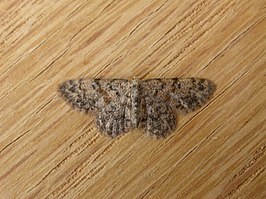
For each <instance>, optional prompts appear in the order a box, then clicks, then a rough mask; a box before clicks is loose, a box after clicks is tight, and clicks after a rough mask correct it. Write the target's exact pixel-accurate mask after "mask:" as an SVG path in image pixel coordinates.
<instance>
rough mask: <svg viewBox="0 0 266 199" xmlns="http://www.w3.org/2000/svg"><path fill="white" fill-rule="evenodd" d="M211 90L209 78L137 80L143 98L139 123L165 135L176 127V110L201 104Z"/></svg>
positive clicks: (195, 107) (149, 131)
mask: <svg viewBox="0 0 266 199" xmlns="http://www.w3.org/2000/svg"><path fill="white" fill-rule="evenodd" d="M214 91H215V85H214V83H213V82H211V81H209V80H207V79H199V78H180V79H177V78H176V79H149V80H144V81H142V82H141V93H142V97H141V99H142V100H144V101H145V103H143V104H145V106H144V108H145V109H146V115H145V119H144V120H143V123H142V126H143V127H144V128H145V129H146V131H147V132H148V133H149V134H152V135H155V136H156V137H165V136H167V135H168V134H169V133H170V132H171V131H173V130H174V129H175V127H176V113H189V112H191V111H194V110H196V109H198V108H200V107H202V106H203V105H204V104H205V103H206V102H207V100H208V99H209V98H210V97H211V95H212V94H213V93H214Z"/></svg>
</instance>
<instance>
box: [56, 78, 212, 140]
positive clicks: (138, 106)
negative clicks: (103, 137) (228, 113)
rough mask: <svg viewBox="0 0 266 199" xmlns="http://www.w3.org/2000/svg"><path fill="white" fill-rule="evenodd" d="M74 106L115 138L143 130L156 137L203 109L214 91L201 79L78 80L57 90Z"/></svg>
mask: <svg viewBox="0 0 266 199" xmlns="http://www.w3.org/2000/svg"><path fill="white" fill-rule="evenodd" d="M59 90H60V92H61V94H62V95H63V97H64V98H65V99H66V100H67V101H68V102H70V104H72V106H73V107H75V108H77V109H78V110H81V111H84V112H89V111H91V112H93V113H94V114H95V115H96V124H97V126H98V127H99V129H100V130H101V131H102V132H103V133H105V134H107V135H109V136H110V137H116V136H118V135H120V134H122V133H125V132H127V131H129V130H130V129H132V128H144V129H145V131H146V132H148V133H149V134H150V135H152V136H155V137H157V138H160V137H166V136H167V135H168V134H170V133H171V132H172V131H174V130H175V128H176V114H177V113H189V112H191V111H194V110H196V109H198V108H200V107H202V106H203V105H204V104H205V103H206V102H207V100H208V99H209V98H210V97H211V96H212V94H213V93H214V91H215V85H214V83H213V82H211V81H209V80H207V79H200V78H180V79H178V78H174V79H149V80H144V81H141V80H139V79H133V80H125V79H79V80H69V81H66V82H65V83H63V84H62V85H61V86H60V88H59Z"/></svg>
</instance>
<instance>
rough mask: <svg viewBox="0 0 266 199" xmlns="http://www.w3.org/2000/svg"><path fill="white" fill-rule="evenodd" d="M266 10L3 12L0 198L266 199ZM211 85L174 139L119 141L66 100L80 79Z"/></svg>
mask: <svg viewBox="0 0 266 199" xmlns="http://www.w3.org/2000/svg"><path fill="white" fill-rule="evenodd" d="M265 7H266V2H265V1H263V0H241V1H240V0H223V1H212V0H200V1H197V0H186V1H181V0H143V1H140V0H129V1H118V0H107V1H100V0H99V1H93V0H91V1H84V0H77V1H70V0H69V1H67V0H61V1H52V0H44V1H34V0H20V1H18V0H9V1H7V0H6V1H0V86H1V87H0V88H1V89H0V165H1V169H0V198H4V199H7V198H8V199H9V198H82V199H83V198H93V199H95V198H96V199H97V198H100V199H102V198H115V199H116V198H145V199H146V198H151V199H159V198H163V199H164V198H167V199H168V198H171V199H172V198H265V197H266V175H265V173H266V170H265V168H266V160H265V158H266V155H265V153H266V134H265V132H266V122H265V119H266V113H265V108H266V92H265V91H266V90H265V75H266V62H265V61H266V54H265V50H266V39H265V35H266V31H265V30H266V21H265ZM181 76H182V77H192V76H194V77H203V78H209V79H211V80H213V81H214V82H216V84H217V91H216V93H215V95H214V98H213V99H212V100H211V101H210V102H209V103H208V104H207V105H206V106H205V107H203V108H202V109H201V110H199V111H197V112H194V113H191V114H188V115H185V116H180V117H179V121H178V123H179V126H178V128H177V130H176V131H175V132H174V133H173V134H171V135H170V136H169V137H167V138H166V139H161V140H155V139H151V138H149V137H147V136H145V134H143V131H142V130H134V131H132V132H130V133H128V134H126V135H124V136H121V137H119V138H117V139H110V138H108V137H105V136H103V135H101V134H100V133H99V131H98V130H97V129H96V127H95V124H94V118H93V117H91V116H89V115H85V114H81V113H78V112H76V111H74V110H73V109H71V107H70V106H68V105H67V104H66V103H65V102H64V101H63V100H62V99H61V98H60V97H59V96H58V93H57V88H58V85H59V83H61V82H63V81H65V80H67V79H73V78H80V77H88V78H94V77H98V78H99V77H100V78H115V77H119V78H133V77H138V78H144V79H145V78H159V77H181Z"/></svg>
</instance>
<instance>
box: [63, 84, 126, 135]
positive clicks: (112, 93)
mask: <svg viewBox="0 0 266 199" xmlns="http://www.w3.org/2000/svg"><path fill="white" fill-rule="evenodd" d="M59 89H60V92H61V94H62V95H63V97H64V98H65V99H66V100H67V101H68V102H70V104H72V106H73V107H74V108H77V109H79V110H80V111H85V112H88V111H92V112H94V114H95V115H96V117H97V119H96V123H97V125H98V126H99V128H100V129H101V131H102V132H103V133H106V134H107V135H109V136H111V137H115V136H117V135H119V134H121V133H124V132H126V131H128V130H129V128H130V108H131V102H130V81H128V80H124V79H110V80H108V79H78V80H69V81H66V82H64V83H63V84H62V85H61V86H60V88H59Z"/></svg>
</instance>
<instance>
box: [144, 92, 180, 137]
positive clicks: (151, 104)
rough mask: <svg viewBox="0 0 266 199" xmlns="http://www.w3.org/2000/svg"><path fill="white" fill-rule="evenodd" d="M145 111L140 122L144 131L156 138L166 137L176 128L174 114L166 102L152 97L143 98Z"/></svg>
mask: <svg viewBox="0 0 266 199" xmlns="http://www.w3.org/2000/svg"><path fill="white" fill-rule="evenodd" d="M143 100H145V102H144V103H143V104H145V108H146V111H145V112H143V115H142V120H141V122H140V124H141V126H140V127H142V128H144V129H145V131H146V132H147V133H148V134H149V135H151V136H154V137H156V138H161V137H166V136H167V135H168V134H170V133H171V132H172V131H174V130H175V128H176V114H175V113H174V111H173V110H172V108H171V107H170V106H169V104H168V102H167V101H162V100H161V99H159V98H156V97H154V96H148V95H146V97H144V98H143Z"/></svg>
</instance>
